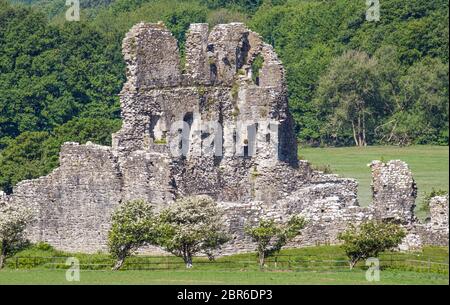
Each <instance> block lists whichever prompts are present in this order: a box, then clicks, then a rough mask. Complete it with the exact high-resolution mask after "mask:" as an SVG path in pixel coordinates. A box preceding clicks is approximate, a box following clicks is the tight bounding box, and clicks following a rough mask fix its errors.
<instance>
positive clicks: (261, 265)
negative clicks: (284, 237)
mask: <svg viewBox="0 0 450 305" xmlns="http://www.w3.org/2000/svg"><path fill="white" fill-rule="evenodd" d="M265 262H266V257H265V255H264V252H263V251H261V252H259V268H260V269H261V270H262V269H264V264H265Z"/></svg>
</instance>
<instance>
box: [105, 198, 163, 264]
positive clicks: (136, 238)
mask: <svg viewBox="0 0 450 305" xmlns="http://www.w3.org/2000/svg"><path fill="white" fill-rule="evenodd" d="M155 219H156V217H155V216H154V214H153V210H152V207H151V206H150V205H149V204H148V203H146V202H145V201H142V200H138V201H130V202H126V203H125V204H123V205H121V206H120V207H119V208H118V209H117V210H116V211H115V212H114V214H113V216H112V225H111V229H110V231H109V234H108V248H109V252H110V253H111V255H112V257H114V258H115V259H116V260H117V261H116V264H115V265H114V267H113V270H119V269H120V268H121V267H122V265H123V264H124V262H125V259H126V258H127V257H129V256H130V255H132V254H133V252H134V251H136V250H137V249H139V248H140V247H142V246H143V245H145V244H152V243H154V240H155Z"/></svg>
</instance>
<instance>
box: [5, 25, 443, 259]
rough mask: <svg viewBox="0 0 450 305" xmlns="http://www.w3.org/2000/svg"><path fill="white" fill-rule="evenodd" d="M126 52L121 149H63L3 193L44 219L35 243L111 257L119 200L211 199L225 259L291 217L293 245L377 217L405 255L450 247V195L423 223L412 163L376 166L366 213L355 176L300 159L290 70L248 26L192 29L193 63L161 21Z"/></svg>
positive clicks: (133, 39) (322, 240)
mask: <svg viewBox="0 0 450 305" xmlns="http://www.w3.org/2000/svg"><path fill="white" fill-rule="evenodd" d="M123 54H124V58H125V61H126V63H127V82H126V83H125V85H124V87H123V90H122V92H121V93H120V99H121V109H122V118H123V126H122V129H121V130H120V131H119V132H117V133H116V134H114V135H113V145H112V147H105V146H99V145H95V144H92V143H87V144H85V145H80V144H78V143H65V144H64V145H63V146H62V148H61V152H60V166H59V168H57V169H55V170H54V171H53V172H52V173H50V174H49V175H47V176H45V177H41V178H38V179H34V180H28V181H23V182H21V183H19V184H18V185H17V186H16V187H15V188H14V191H13V194H11V195H8V196H5V195H4V194H3V195H1V196H0V202H1V201H6V200H11V201H13V202H14V203H15V204H20V205H27V206H32V207H33V209H34V210H35V211H36V220H35V221H34V222H33V224H32V225H30V227H29V228H28V233H27V234H28V237H29V238H30V240H31V241H33V242H37V241H43V242H47V243H49V244H51V245H52V246H54V247H55V248H57V249H60V250H65V251H70V252H87V253H92V252H97V251H105V250H106V243H107V232H108V230H109V226H110V218H111V215H112V213H113V211H114V210H115V209H116V208H117V206H118V205H120V204H121V203H122V202H126V201H129V200H134V199H143V200H145V201H147V202H149V203H152V204H153V205H154V206H155V208H156V209H157V210H159V209H161V208H164V207H165V206H167V205H169V204H170V203H171V202H173V201H174V200H175V199H176V198H179V197H182V196H189V195H199V194H204V195H209V196H211V197H212V198H213V199H214V200H216V201H217V202H218V203H219V205H220V206H221V207H222V208H223V209H224V210H225V218H226V225H227V227H228V229H229V231H230V233H231V234H232V235H233V239H232V240H231V241H230V242H229V243H227V244H226V245H225V246H224V247H223V249H222V250H221V252H220V254H231V253H237V252H245V251H253V250H254V245H253V244H252V243H251V241H250V240H249V238H248V237H246V236H245V234H244V226H245V225H247V224H251V223H256V222H257V221H258V220H259V219H261V218H262V217H266V218H273V219H276V220H279V221H283V220H286V219H287V218H288V217H290V216H291V215H293V214H301V215H303V216H304V217H305V218H306V219H307V220H308V226H307V227H306V228H305V230H304V231H303V234H302V235H301V236H300V237H298V238H297V239H296V240H295V241H294V242H293V243H292V244H291V245H290V246H294V247H295V246H305V245H319V244H333V243H337V242H338V240H337V235H338V233H339V232H341V231H343V230H345V228H346V227H347V226H348V224H349V223H353V224H358V223H361V222H362V221H365V220H369V219H390V220H394V221H397V222H399V223H401V224H402V225H404V226H405V228H407V230H408V232H409V234H408V236H407V238H406V239H405V242H404V245H403V247H404V248H405V249H412V248H418V247H421V246H423V245H426V244H433V245H448V197H443V198H440V199H436V200H437V201H436V202H433V203H432V216H431V218H432V219H431V221H430V223H428V224H420V223H419V222H418V221H417V219H416V217H415V216H414V207H415V200H416V184H415V182H414V179H413V177H412V175H411V171H410V170H409V168H408V166H407V165H406V164H405V163H404V162H401V161H390V162H388V163H386V164H385V163H382V162H379V161H375V162H373V163H372V164H370V167H371V170H372V173H373V203H372V205H370V206H369V207H361V206H359V204H358V200H357V182H356V181H355V180H354V179H345V178H341V177H339V176H337V175H330V174H324V173H322V172H319V171H315V170H313V169H312V167H311V166H310V164H309V163H308V162H306V161H302V160H298V158H297V144H296V140H295V134H294V128H293V119H292V117H291V114H290V113H289V109H288V98H287V88H286V81H285V70H284V68H283V65H282V63H281V61H280V60H279V59H278V57H277V55H276V53H275V51H274V49H273V48H272V46H270V45H268V44H266V43H264V42H263V40H262V38H261V37H260V36H259V35H258V34H256V33H254V32H252V31H250V30H248V29H247V28H246V27H245V26H244V25H243V24H240V23H231V24H224V25H217V26H216V27H214V28H213V29H212V30H211V32H210V31H209V27H208V25H207V24H192V25H191V26H190V29H189V31H188V33H187V37H186V50H185V62H186V63H185V65H184V67H182V64H181V61H180V54H179V50H178V46H177V41H176V39H175V38H174V37H173V36H172V34H171V33H170V31H169V30H168V29H167V28H166V27H165V26H164V25H163V24H162V23H158V24H146V23H140V24H137V25H135V26H134V27H133V28H132V29H131V30H130V32H129V33H128V34H127V35H126V37H125V39H124V41H123ZM257 60H260V61H261V62H262V66H261V67H260V68H258V70H257V71H256V68H255V66H256V64H255V63H256V61H257ZM242 122H245V123H244V124H243V123H242ZM173 126H176V128H174V127H173ZM177 126H178V127H177ZM186 126H187V128H184V127H186ZM173 143H175V145H173ZM177 149H178V150H181V151H180V152H182V153H180V154H176V153H174V151H177ZM183 152H184V153H183ZM445 201H446V202H445ZM445 213H447V214H445ZM443 214H444V215H447V216H446V217H445V216H442V215H443Z"/></svg>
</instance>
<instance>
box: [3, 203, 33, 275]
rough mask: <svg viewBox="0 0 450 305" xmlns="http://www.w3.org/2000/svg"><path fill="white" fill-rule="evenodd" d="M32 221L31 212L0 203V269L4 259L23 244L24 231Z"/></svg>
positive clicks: (21, 207) (23, 208) (10, 204)
mask: <svg viewBox="0 0 450 305" xmlns="http://www.w3.org/2000/svg"><path fill="white" fill-rule="evenodd" d="M31 219H32V213H31V210H30V209H28V208H25V207H23V206H17V205H14V204H12V203H9V202H7V203H0V269H2V268H3V266H4V264H5V260H6V258H7V257H8V256H9V255H10V254H11V253H12V252H13V251H14V250H15V249H17V248H19V247H20V246H21V245H23V244H24V243H25V236H24V231H25V228H26V226H27V225H28V223H29V222H30V221H31Z"/></svg>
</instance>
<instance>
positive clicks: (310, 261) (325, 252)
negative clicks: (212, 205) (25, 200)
mask: <svg viewBox="0 0 450 305" xmlns="http://www.w3.org/2000/svg"><path fill="white" fill-rule="evenodd" d="M36 247H38V246H34V247H31V248H29V249H26V250H24V251H21V252H19V253H17V254H16V256H14V257H11V258H9V259H8V260H7V264H6V269H4V270H2V271H0V285H2V284H73V283H71V282H67V281H66V279H65V273H66V271H65V270H66V269H67V268H68V267H67V266H66V265H65V261H66V258H67V257H69V256H73V257H76V258H78V259H79V261H80V266H81V268H82V270H81V281H80V282H79V283H80V284H183V285H184V284H212V285H214V284H277V285H282V284H399V285H402V284H448V257H449V256H448V255H449V254H448V253H449V252H448V248H446V247H425V248H424V249H422V251H420V252H408V253H399V252H386V253H382V254H381V255H380V257H379V259H380V266H381V268H382V271H381V281H380V282H378V283H370V282H367V280H366V278H365V270H366V267H365V264H364V262H361V263H360V264H359V265H358V266H357V267H356V268H355V269H354V270H352V271H350V270H349V268H348V263H347V258H346V256H345V253H344V252H343V250H342V248H341V247H339V246H320V247H306V248H300V249H286V250H282V251H281V253H280V254H279V255H277V256H276V257H271V258H269V259H268V261H267V267H266V271H260V270H259V267H258V263H257V256H256V254H255V253H246V254H238V255H233V256H227V257H220V258H217V260H216V261H214V262H211V261H209V260H208V259H206V258H195V259H194V268H193V269H192V270H186V269H185V267H184V264H183V262H182V260H181V259H180V258H178V257H174V256H164V257H161V256H159V257H158V256H151V257H143V256H135V257H131V258H129V259H127V261H126V263H125V265H124V268H129V269H131V268H132V269H136V268H138V269H139V268H142V269H153V270H124V271H119V272H111V271H110V269H111V266H112V265H113V261H112V260H111V258H110V257H109V256H108V255H107V254H105V253H103V254H101V253H98V254H76V253H73V254H70V253H64V252H59V251H55V250H52V249H47V250H39V249H36ZM45 258H47V259H45ZM17 268H19V269H17ZM55 268H56V269H55Z"/></svg>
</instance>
